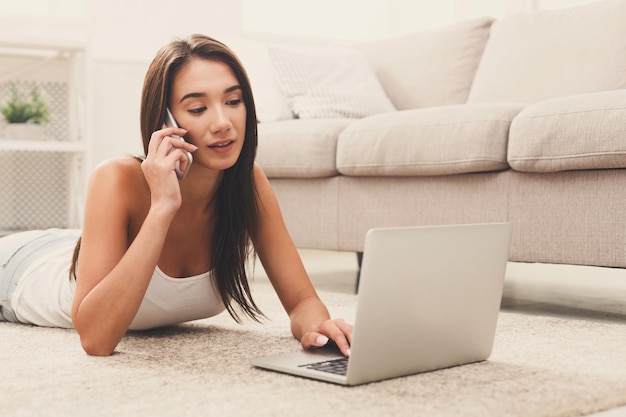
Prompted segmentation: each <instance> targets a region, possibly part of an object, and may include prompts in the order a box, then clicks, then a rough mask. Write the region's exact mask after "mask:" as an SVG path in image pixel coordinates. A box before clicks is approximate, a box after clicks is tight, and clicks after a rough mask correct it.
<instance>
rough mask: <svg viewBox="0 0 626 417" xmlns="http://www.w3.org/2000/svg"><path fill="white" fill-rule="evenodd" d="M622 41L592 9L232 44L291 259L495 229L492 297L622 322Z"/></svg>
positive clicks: (619, 21) (611, 5) (625, 193)
mask: <svg viewBox="0 0 626 417" xmlns="http://www.w3.org/2000/svg"><path fill="white" fill-rule="evenodd" d="M624 27H626V1H606V2H600V3H594V4H590V5H584V6H578V7H576V8H571V9H563V10H551V11H539V12H535V13H532V14H522V15H516V16H511V17H507V18H502V19H500V20H493V19H490V18H481V19H474V20H471V21H466V22H462V23H459V24H456V25H454V26H451V27H447V28H443V29H439V30H433V31H429V32H420V33H415V34H412V35H407V36H403V37H399V38H395V39H389V40H383V41H376V42H365V43H353V44H347V43H344V44H341V45H328V46H325V47H315V48H314V47H311V46H306V47H293V46H291V45H290V46H289V47H284V46H276V45H272V44H263V46H262V47H260V46H259V45H260V44H256V45H255V47H251V46H252V45H251V44H250V43H248V44H242V43H237V42H235V43H234V46H233V48H234V49H235V51H236V52H238V53H239V55H240V57H241V58H242V60H243V61H244V64H246V65H247V67H248V69H249V73H250V76H251V80H252V83H253V88H254V89H255V93H256V97H257V108H258V113H259V119H260V123H259V150H258V158H257V161H258V162H259V164H260V165H261V166H262V167H263V169H264V170H265V172H266V174H267V175H268V177H269V178H270V181H271V183H272V185H273V187H274V189H275V191H276V193H277V195H278V198H279V200H280V203H281V207H282V210H283V215H284V217H285V220H286V222H287V225H288V227H289V230H290V231H291V234H292V236H293V238H294V241H295V243H296V245H297V246H298V247H301V248H315V249H329V250H338V251H355V252H358V251H361V250H362V248H363V242H364V237H365V234H366V232H367V230H368V229H370V228H372V227H381V226H402V225H429V224H453V223H479V222H500V221H507V222H510V223H511V224H512V226H513V240H512V246H511V252H510V260H511V262H510V264H509V267H508V272H507V286H506V287H505V294H509V295H511V294H512V295H516V294H517V295H519V296H520V297H522V298H524V297H525V296H526V295H531V296H532V298H533V299H535V300H539V301H543V300H544V298H543V297H547V298H551V299H552V300H554V298H557V299H558V300H559V301H568V302H569V304H573V305H574V306H580V307H583V308H593V309H601V310H604V311H610V312H616V313H621V314H626V307H625V305H626V295H624V294H626V291H622V290H624V289H626V286H623V285H624V283H626V272H625V271H626V270H624V269H622V268H625V267H626V233H625V232H626V198H625V197H626V170H624V168H626V36H624V29H623V28H624ZM250 51H254V52H253V53H251V52H250ZM340 57H346V58H345V59H344V60H343V61H342V59H340ZM344 61H345V62H344ZM364 62H365V63H366V65H363V63H364ZM342 68H343V70H342ZM342 71H343V72H344V73H342ZM368 71H370V73H369V78H368ZM372 78H373V79H374V80H375V81H374V83H375V84H372V83H373V81H372ZM355 79H356V80H355ZM351 83H353V84H355V85H350V86H348V87H347V88H345V89H343V88H342V85H345V84H351ZM359 86H362V87H364V88H363V89H361V90H359V88H358V87H359ZM344 90H345V91H344ZM381 91H382V93H381ZM342 94H343V95H342ZM350 99H352V100H350ZM387 99H388V102H387ZM294 113H296V115H295V116H294ZM346 116H349V117H346ZM561 284H565V285H561ZM620 291H621V293H620ZM547 298H546V299H547Z"/></svg>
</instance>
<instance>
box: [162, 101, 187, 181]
mask: <svg viewBox="0 0 626 417" xmlns="http://www.w3.org/2000/svg"><path fill="white" fill-rule="evenodd" d="M165 126H167V127H178V123H176V120H174V116H173V115H172V112H171V111H170V109H169V108H166V112H165ZM172 137H173V138H175V139H180V140H182V141H183V142H184V141H185V139H183V138H181V137H180V136H176V135H172ZM181 150H182V151H183V152H184V153H185V156H186V157H187V160H188V161H189V162H188V163H187V169H185V170H184V171H182V170H181V169H180V161H176V167H174V171H176V176H177V177H178V179H179V180H182V179H183V178H185V176H186V175H187V172H189V168H191V163H192V162H193V156H192V155H191V152H189V151H186V150H184V149H181Z"/></svg>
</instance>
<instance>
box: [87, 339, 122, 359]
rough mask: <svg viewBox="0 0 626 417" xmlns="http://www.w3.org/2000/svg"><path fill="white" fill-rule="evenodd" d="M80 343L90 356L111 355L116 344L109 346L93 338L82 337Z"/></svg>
mask: <svg viewBox="0 0 626 417" xmlns="http://www.w3.org/2000/svg"><path fill="white" fill-rule="evenodd" d="M80 344H81V346H82V347H83V350H84V351H85V353H86V354H87V355H90V356H111V355H112V354H113V351H114V350H115V346H113V347H109V346H105V345H104V344H102V343H94V342H93V341H91V340H85V338H82V337H81V339H80Z"/></svg>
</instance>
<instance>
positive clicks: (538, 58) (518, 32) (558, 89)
mask: <svg viewBox="0 0 626 417" xmlns="http://www.w3.org/2000/svg"><path fill="white" fill-rule="evenodd" d="M625 22H626V1H623V0H620V1H602V2H598V3H593V4H589V5H584V6H578V7H574V8H568V9H561V10H546V11H539V12H534V13H528V14H520V15H516V16H511V17H507V18H503V19H501V20H498V21H496V22H494V24H493V25H492V26H491V35H490V37H489V40H488V42H487V46H486V47H485V52H484V54H483V57H482V59H481V61H480V65H479V66H478V70H477V71H476V77H475V79H474V83H473V85H472V89H471V91H470V95H469V98H468V102H471V103H478V102H483V103H484V102H527V103H532V102H537V101H540V100H545V99H550V98H555V97H561V96H567V95H573V94H583V93H591V92H597V91H604V90H614V89H622V88H626V36H624V23H625Z"/></svg>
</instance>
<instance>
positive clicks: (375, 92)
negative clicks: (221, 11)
mask: <svg viewBox="0 0 626 417" xmlns="http://www.w3.org/2000/svg"><path fill="white" fill-rule="evenodd" d="M268 49H269V55H270V58H271V59H272V62H273V64H274V68H275V69H276V75H277V76H278V80H279V85H280V87H281V89H282V91H283V94H284V96H285V98H286V99H287V102H288V103H289V105H290V107H291V110H292V111H293V113H294V114H295V115H296V117H299V118H301V119H315V118H333V117H349V118H361V117H366V116H370V115H373V114H378V113H386V112H391V111H394V110H395V107H394V106H393V104H391V101H389V98H387V95H386V94H385V91H384V90H383V88H382V86H381V85H380V83H379V82H378V79H377V78H376V76H375V75H374V72H373V70H372V68H371V67H370V65H369V64H368V63H367V61H366V60H365V57H364V56H363V55H362V54H361V53H360V52H358V51H357V50H355V49H349V48H334V47H306V48H298V49H295V48H289V47H279V46H269V47H268Z"/></svg>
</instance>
